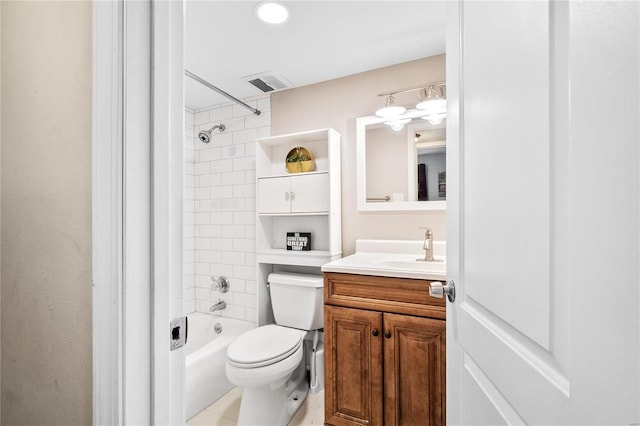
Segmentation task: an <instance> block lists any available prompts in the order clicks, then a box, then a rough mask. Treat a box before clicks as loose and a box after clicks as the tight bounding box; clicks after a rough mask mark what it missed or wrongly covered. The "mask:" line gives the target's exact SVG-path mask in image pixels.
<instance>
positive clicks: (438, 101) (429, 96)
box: [416, 86, 447, 114]
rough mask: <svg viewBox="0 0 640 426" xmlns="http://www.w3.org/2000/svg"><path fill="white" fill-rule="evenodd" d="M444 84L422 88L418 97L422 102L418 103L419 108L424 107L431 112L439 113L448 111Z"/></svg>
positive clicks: (423, 108)
mask: <svg viewBox="0 0 640 426" xmlns="http://www.w3.org/2000/svg"><path fill="white" fill-rule="evenodd" d="M443 92H444V91H443V86H429V87H427V88H425V89H422V90H420V94H419V95H418V98H419V99H420V102H418V104H417V105H416V108H417V109H422V110H424V111H426V112H428V113H429V114H431V113H433V114H437V113H440V112H442V111H446V108H447V100H446V99H445V98H444V93H443Z"/></svg>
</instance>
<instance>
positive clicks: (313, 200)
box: [290, 173, 329, 213]
mask: <svg viewBox="0 0 640 426" xmlns="http://www.w3.org/2000/svg"><path fill="white" fill-rule="evenodd" d="M290 179H291V192H292V195H291V196H292V201H291V211H292V212H293V213H325V212H328V211H329V175H328V174H327V173H323V174H311V175H300V176H291V177H290Z"/></svg>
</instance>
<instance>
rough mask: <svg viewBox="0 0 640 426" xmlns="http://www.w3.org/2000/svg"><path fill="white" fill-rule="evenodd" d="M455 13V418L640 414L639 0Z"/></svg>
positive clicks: (450, 46)
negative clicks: (639, 314)
mask: <svg viewBox="0 0 640 426" xmlns="http://www.w3.org/2000/svg"><path fill="white" fill-rule="evenodd" d="M448 13H449V15H448V31H449V33H448V34H447V81H448V88H447V89H448V90H447V92H448V93H447V95H448V96H447V97H448V102H449V105H448V107H449V116H448V129H447V162H448V164H447V169H448V173H447V177H448V185H447V187H448V190H449V191H448V194H447V207H448V211H447V220H448V229H447V250H448V253H447V254H448V270H447V275H448V278H449V279H451V280H453V281H455V284H456V290H457V298H456V300H455V302H454V303H453V304H448V308H449V309H448V312H447V422H448V423H451V424H466V425H469V424H491V425H497V424H638V423H637V422H638V421H639V420H640V413H639V410H640V408H639V406H640V391H639V387H640V385H639V377H640V376H639V373H640V361H639V360H640V353H639V339H640V333H639V317H638V304H639V302H640V296H639V289H638V287H639V285H638V283H639V279H640V275H639V272H638V268H639V267H638V265H639V253H640V250H639V242H640V238H639V237H640V235H639V217H640V214H639V211H638V208H639V201H640V197H639V195H640V185H639V181H640V179H639V173H638V169H639V159H640V155H639V149H638V146H639V137H640V134H639V131H638V118H639V116H638V113H639V107H638V100H639V84H638V79H639V75H640V69H639V66H638V63H639V32H638V23H639V20H640V12H639V5H638V3H636V2H587V1H585V2H582V1H575V2H547V1H534V2H515V1H514V2H471V1H469V2H460V3H453V4H450V5H449V11H448Z"/></svg>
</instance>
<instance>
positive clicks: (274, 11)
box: [255, 1, 289, 24]
mask: <svg viewBox="0 0 640 426" xmlns="http://www.w3.org/2000/svg"><path fill="white" fill-rule="evenodd" d="M255 10H256V14H257V15H258V17H259V18H260V19H262V20H263V21H264V22H266V23H268V24H281V23H283V22H284V21H286V20H287V18H288V17H289V10H288V9H287V7H286V6H285V5H284V3H282V2H279V1H263V2H260V3H258V4H257V5H256V9H255Z"/></svg>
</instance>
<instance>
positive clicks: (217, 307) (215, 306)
mask: <svg viewBox="0 0 640 426" xmlns="http://www.w3.org/2000/svg"><path fill="white" fill-rule="evenodd" d="M226 307H227V304H226V303H225V302H224V300H220V299H219V300H218V302H217V303H214V304H213V305H211V307H210V308H209V312H215V311H221V310H223V309H224V308H226Z"/></svg>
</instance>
